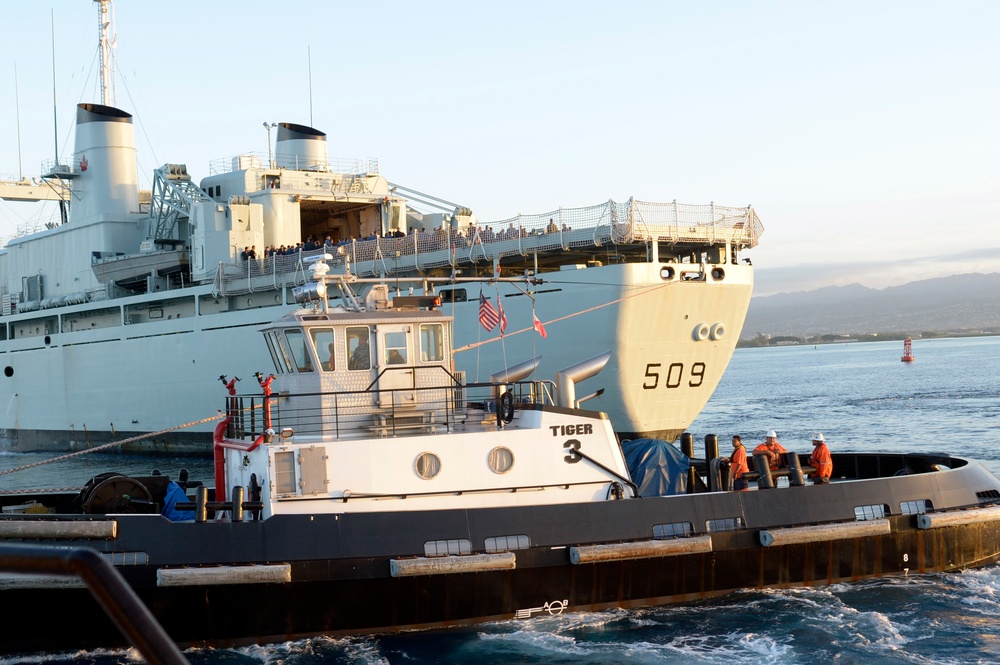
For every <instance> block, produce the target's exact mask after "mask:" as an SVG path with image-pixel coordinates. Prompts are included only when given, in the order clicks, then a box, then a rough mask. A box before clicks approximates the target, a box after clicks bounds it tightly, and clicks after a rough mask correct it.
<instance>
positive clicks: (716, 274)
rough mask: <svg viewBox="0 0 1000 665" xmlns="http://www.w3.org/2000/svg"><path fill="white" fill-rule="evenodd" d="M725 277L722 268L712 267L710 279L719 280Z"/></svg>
mask: <svg viewBox="0 0 1000 665" xmlns="http://www.w3.org/2000/svg"><path fill="white" fill-rule="evenodd" d="M725 278H726V271H725V270H723V269H722V268H712V279H714V280H715V281H717V282H721V281H722V280H724V279H725Z"/></svg>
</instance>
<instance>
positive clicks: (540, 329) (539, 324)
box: [531, 312, 549, 339]
mask: <svg viewBox="0 0 1000 665" xmlns="http://www.w3.org/2000/svg"><path fill="white" fill-rule="evenodd" d="M531 318H532V319H533V323H532V325H533V326H535V330H537V331H538V334H539V335H541V336H542V339H545V338H546V337H548V336H549V334H548V333H547V332H545V326H543V325H542V322H541V321H539V320H538V317H537V316H535V313H534V312H532V313H531Z"/></svg>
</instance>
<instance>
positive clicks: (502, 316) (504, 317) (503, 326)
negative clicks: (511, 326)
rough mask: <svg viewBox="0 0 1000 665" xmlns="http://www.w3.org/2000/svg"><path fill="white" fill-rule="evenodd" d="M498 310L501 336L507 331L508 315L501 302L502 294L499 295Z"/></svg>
mask: <svg viewBox="0 0 1000 665" xmlns="http://www.w3.org/2000/svg"><path fill="white" fill-rule="evenodd" d="M497 311H499V312H500V336H501V337H503V334H504V333H505V332H506V331H507V315H506V314H504V313H503V303H502V302H500V296H499V295H498V296H497Z"/></svg>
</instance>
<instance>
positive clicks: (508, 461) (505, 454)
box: [489, 446, 514, 473]
mask: <svg viewBox="0 0 1000 665" xmlns="http://www.w3.org/2000/svg"><path fill="white" fill-rule="evenodd" d="M489 464H490V469H491V470H492V471H493V473H507V472H508V471H510V468H511V467H512V466H514V453H512V452H510V449H508V448H504V447H503V446H498V447H496V448H494V449H493V450H491V451H490V457H489Z"/></svg>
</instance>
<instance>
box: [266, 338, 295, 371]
mask: <svg viewBox="0 0 1000 665" xmlns="http://www.w3.org/2000/svg"><path fill="white" fill-rule="evenodd" d="M264 339H266V340H267V350H268V351H270V352H271V362H273V363H274V369H276V370H278V374H285V373H286V372H290V371H292V370H291V369H290V368H289V367H288V366H287V365H286V364H285V358H284V355H283V354H282V350H281V344H279V343H278V340H277V338H276V337H275V335H274V334H273V333H267V334H266V335H264Z"/></svg>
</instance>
